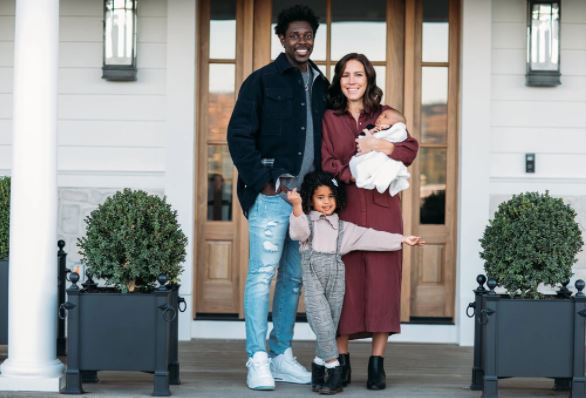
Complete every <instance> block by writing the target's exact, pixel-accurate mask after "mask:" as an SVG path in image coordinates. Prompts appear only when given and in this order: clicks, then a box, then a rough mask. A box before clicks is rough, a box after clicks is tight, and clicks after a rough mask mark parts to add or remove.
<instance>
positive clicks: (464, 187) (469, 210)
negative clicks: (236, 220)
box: [456, 0, 492, 346]
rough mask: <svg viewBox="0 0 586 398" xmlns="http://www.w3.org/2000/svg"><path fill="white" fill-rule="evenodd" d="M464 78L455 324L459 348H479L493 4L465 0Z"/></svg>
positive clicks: (488, 191) (487, 185)
mask: <svg viewBox="0 0 586 398" xmlns="http://www.w3.org/2000/svg"><path fill="white" fill-rule="evenodd" d="M460 36H461V44H462V47H461V49H462V50H461V54H462V56H461V69H460V70H461V78H460V79H461V80H460V94H461V95H460V169H459V175H460V181H459V184H458V186H459V197H458V203H459V212H458V213H459V217H458V241H457V242H458V243H457V247H458V254H457V268H458V272H457V278H458V279H457V282H456V286H457V290H456V291H457V294H456V322H457V325H458V332H459V333H458V334H459V336H458V341H459V344H460V345H468V346H469V345H473V344H474V319H470V318H468V317H467V316H466V313H465V311H466V306H467V305H468V303H470V302H472V301H474V293H473V292H472V290H474V289H475V288H476V287H477V286H478V284H477V283H476V275H478V274H479V273H482V271H483V263H482V260H481V259H480V255H479V252H480V249H481V248H480V242H479V241H478V240H479V239H480V238H481V237H482V233H483V232H484V227H485V226H486V224H487V222H488V217H489V201H490V185H489V184H490V134H491V129H490V117H491V97H490V93H491V91H490V87H491V72H492V66H491V60H492V40H491V38H492V1H487V0H464V1H463V2H462V32H461V34H460Z"/></svg>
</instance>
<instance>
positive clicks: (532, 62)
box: [525, 0, 561, 87]
mask: <svg viewBox="0 0 586 398" xmlns="http://www.w3.org/2000/svg"><path fill="white" fill-rule="evenodd" d="M527 10H528V14H527V73H526V75H525V76H526V84H527V85H528V86H538V87H554V86H557V85H559V84H561V82H560V76H561V74H560V15H561V8H560V0H528V7H527Z"/></svg>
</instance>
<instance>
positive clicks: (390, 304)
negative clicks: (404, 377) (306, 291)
mask: <svg viewBox="0 0 586 398" xmlns="http://www.w3.org/2000/svg"><path fill="white" fill-rule="evenodd" d="M386 108H388V107H383V109H381V111H379V112H374V113H371V114H365V113H362V114H361V115H360V117H359V119H358V123H356V120H354V118H353V117H352V115H351V114H350V113H349V112H345V113H343V114H341V115H337V114H336V113H335V112H334V111H332V110H327V111H326V112H325V114H324V117H323V125H322V168H323V170H324V171H326V172H328V173H331V174H333V175H335V176H336V177H338V178H339V179H340V180H341V181H342V182H344V183H345V184H346V195H347V206H346V208H345V209H344V210H343V211H342V212H341V213H340V218H341V219H342V220H347V221H351V222H353V223H355V224H357V225H360V226H363V227H370V228H374V229H378V230H381V231H388V232H394V233H403V221H402V218H401V199H400V196H399V195H396V196H394V197H391V196H390V195H389V193H388V191H387V192H384V193H378V192H377V191H376V190H367V189H361V188H357V187H356V185H355V184H354V183H353V182H351V181H350V178H351V177H352V174H351V173H350V168H349V163H350V159H351V158H352V156H353V155H354V154H356V143H355V141H354V140H355V139H356V137H357V136H358V134H359V133H360V131H362V129H364V128H366V125H368V124H371V123H372V124H374V121H375V120H376V118H377V117H378V115H380V113H381V112H382V110H384V109H386ZM418 148H419V144H418V143H417V140H416V139H415V138H413V137H411V136H409V137H408V138H407V139H406V140H405V141H403V142H400V143H396V144H395V148H394V150H393V153H392V154H391V155H390V157H391V158H393V159H395V160H399V161H401V162H403V163H404V164H405V165H406V166H409V165H410V164H411V163H412V162H413V160H414V159H415V156H416V155H417V150H418ZM402 255H403V252H402V250H400V251H394V252H365V251H355V252H352V253H349V254H347V255H345V256H344V257H343V261H344V264H345V265H346V294H345V296H344V306H343V308H342V316H341V318H340V324H339V327H338V333H339V334H341V335H349V336H350V338H351V339H356V338H364V337H368V336H371V335H372V333H374V332H384V333H399V332H400V331H401V324H400V319H401V317H400V314H401V266H402Z"/></svg>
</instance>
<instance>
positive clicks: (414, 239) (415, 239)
mask: <svg viewBox="0 0 586 398" xmlns="http://www.w3.org/2000/svg"><path fill="white" fill-rule="evenodd" d="M403 243H405V244H407V245H409V246H423V245H424V244H425V241H424V240H423V239H421V237H420V236H413V235H409V236H404V237H403Z"/></svg>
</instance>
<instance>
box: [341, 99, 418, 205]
mask: <svg viewBox="0 0 586 398" xmlns="http://www.w3.org/2000/svg"><path fill="white" fill-rule="evenodd" d="M366 127H367V128H366V129H364V130H363V132H361V133H360V135H361V136H364V135H365V134H366V133H370V134H372V135H373V136H374V137H376V138H381V139H385V140H387V141H389V142H392V143H396V142H402V141H405V140H406V139H407V126H406V125H405V118H404V117H403V115H401V113H399V112H398V111H396V110H394V109H385V110H384V111H383V112H382V113H381V114H380V115H379V117H378V118H377V119H376V121H375V125H374V126H373V125H368V126H366ZM350 172H351V173H352V176H353V177H354V180H355V181H356V186H357V187H358V188H364V189H375V188H376V190H377V191H378V192H380V193H383V192H384V191H386V190H388V191H389V194H390V195H391V196H395V195H396V194H398V193H399V192H401V191H402V190H404V189H407V188H409V180H408V179H409V177H410V176H411V175H410V174H409V171H407V167H406V166H405V165H404V164H403V163H401V162H399V161H398V160H394V159H391V158H390V157H388V156H387V155H385V154H384V153H381V152H375V151H371V152H368V153H366V154H364V155H354V156H353V157H352V159H351V160H350Z"/></svg>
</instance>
